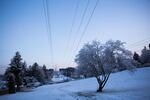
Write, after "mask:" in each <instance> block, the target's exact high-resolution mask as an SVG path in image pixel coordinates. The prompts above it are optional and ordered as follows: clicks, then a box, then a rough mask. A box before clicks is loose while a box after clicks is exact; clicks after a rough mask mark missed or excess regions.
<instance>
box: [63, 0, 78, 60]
mask: <svg viewBox="0 0 150 100" xmlns="http://www.w3.org/2000/svg"><path fill="white" fill-rule="evenodd" d="M78 8H79V0H78V1H77V4H76V7H75V11H74V15H73V19H72V23H71V28H70V30H69V33H68V39H67V42H66V43H67V44H66V48H65V51H64V60H65V58H66V56H67V54H66V53H67V50H68V48H69V43H70V42H69V41H70V39H71V34H72V31H73V27H74V24H75V21H76V17H77V11H78Z"/></svg>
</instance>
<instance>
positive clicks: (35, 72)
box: [31, 62, 45, 84]
mask: <svg viewBox="0 0 150 100" xmlns="http://www.w3.org/2000/svg"><path fill="white" fill-rule="evenodd" d="M31 71H32V76H34V77H35V78H36V79H37V80H38V81H39V82H40V83H42V84H45V75H44V71H43V69H42V68H41V67H40V66H39V65H38V64H37V63H36V62H35V63H34V64H33V65H32V68H31Z"/></svg>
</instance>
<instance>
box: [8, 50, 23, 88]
mask: <svg viewBox="0 0 150 100" xmlns="http://www.w3.org/2000/svg"><path fill="white" fill-rule="evenodd" d="M9 65H10V72H11V73H13V74H14V75H15V78H16V84H17V88H18V89H19V87H20V86H21V85H22V84H23V80H22V79H23V78H22V58H21V55H20V53H19V52H16V54H15V56H14V57H13V58H12V59H11V63H10V64H9Z"/></svg>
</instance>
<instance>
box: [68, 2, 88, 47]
mask: <svg viewBox="0 0 150 100" xmlns="http://www.w3.org/2000/svg"><path fill="white" fill-rule="evenodd" d="M89 2H90V1H89V0H88V1H87V4H86V6H85V9H84V12H83V15H82V17H81V21H80V24H79V27H78V29H77V31H76V34H78V33H79V31H80V29H81V25H82V23H83V20H84V18H85V14H86V12H87V9H88V6H89ZM76 38H77V35H76V37H75V38H74V40H73V44H72V46H71V49H73V47H74V44H75V40H76Z"/></svg>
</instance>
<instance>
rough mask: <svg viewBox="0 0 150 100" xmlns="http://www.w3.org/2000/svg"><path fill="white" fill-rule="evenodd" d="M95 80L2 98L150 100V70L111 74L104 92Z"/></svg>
mask: <svg viewBox="0 0 150 100" xmlns="http://www.w3.org/2000/svg"><path fill="white" fill-rule="evenodd" d="M97 88H98V84H97V81H96V79H95V78H88V79H82V80H77V81H71V82H66V83H61V84H53V85H45V86H41V87H38V88H35V89H33V91H32V92H18V93H16V94H7V95H2V96H0V100H150V67H149V68H140V69H137V71H135V72H134V73H131V72H129V71H123V72H119V73H115V74H111V76H110V78H109V80H108V82H107V83H106V86H105V87H104V90H103V92H102V93H96V89H97Z"/></svg>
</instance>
